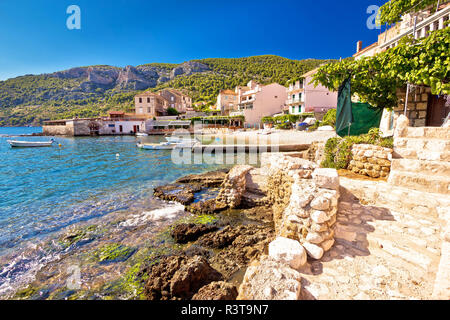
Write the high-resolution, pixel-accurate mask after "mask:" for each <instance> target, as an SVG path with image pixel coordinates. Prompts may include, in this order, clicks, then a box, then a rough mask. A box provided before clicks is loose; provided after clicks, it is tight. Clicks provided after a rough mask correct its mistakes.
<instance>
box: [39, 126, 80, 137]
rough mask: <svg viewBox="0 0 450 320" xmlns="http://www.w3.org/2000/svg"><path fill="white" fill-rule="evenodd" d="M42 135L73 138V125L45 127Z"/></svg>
mask: <svg viewBox="0 0 450 320" xmlns="http://www.w3.org/2000/svg"><path fill="white" fill-rule="evenodd" d="M42 133H43V134H44V135H47V136H73V125H69V124H66V125H50V126H49V125H44V126H42Z"/></svg>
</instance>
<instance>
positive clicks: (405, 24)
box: [353, 2, 450, 135]
mask: <svg viewBox="0 0 450 320" xmlns="http://www.w3.org/2000/svg"><path fill="white" fill-rule="evenodd" d="M436 9H437V10H436ZM416 17H417V20H416ZM449 19H450V2H446V3H443V4H441V5H440V6H439V8H434V7H429V8H427V9H426V10H423V11H421V12H419V13H417V14H416V15H415V16H414V15H412V14H406V15H404V16H403V17H402V20H401V21H400V22H399V23H397V24H395V25H394V26H393V27H392V28H389V29H388V30H386V31H385V32H383V33H381V34H380V35H379V36H378V41H377V42H375V43H373V44H372V45H370V46H369V47H367V48H364V49H363V48H362V42H361V41H358V43H357V49H356V51H357V52H356V53H355V54H354V55H353V57H354V58H355V59H361V58H363V57H371V56H374V55H375V54H377V53H380V52H383V51H385V50H388V49H390V48H394V47H396V46H397V45H398V43H399V41H400V40H401V39H402V38H403V37H405V36H407V35H413V36H414V37H415V38H417V39H419V38H424V37H427V36H428V35H429V34H430V32H433V31H435V30H441V29H444V28H446V24H447V23H448V21H449ZM414 22H416V23H414ZM414 24H415V25H416V28H415V30H416V31H415V33H414ZM409 90H410V92H409V94H408V99H407V101H406V92H407V89H406V88H402V89H398V90H397V97H398V105H397V106H396V107H395V108H394V109H393V110H392V111H388V110H385V111H384V113H383V117H382V120H381V124H380V129H381V131H382V132H383V133H384V134H385V135H391V134H392V133H393V123H394V118H395V117H396V116H398V115H400V114H405V115H406V117H407V118H408V119H409V123H410V125H411V126H413V127H423V126H428V127H439V126H441V125H442V124H443V122H444V120H445V118H446V117H447V115H448V114H449V112H450V100H449V98H448V97H447V96H437V95H433V94H431V88H430V87H426V86H416V85H410V88H409ZM405 104H406V105H407V106H406V110H405Z"/></svg>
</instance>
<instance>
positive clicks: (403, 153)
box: [392, 147, 450, 161]
mask: <svg viewBox="0 0 450 320" xmlns="http://www.w3.org/2000/svg"><path fill="white" fill-rule="evenodd" d="M418 149H419V148H414V149H412V148H401V147H394V152H393V153H392V158H393V159H415V160H428V161H450V151H430V150H425V149H422V150H420V149H419V150H418Z"/></svg>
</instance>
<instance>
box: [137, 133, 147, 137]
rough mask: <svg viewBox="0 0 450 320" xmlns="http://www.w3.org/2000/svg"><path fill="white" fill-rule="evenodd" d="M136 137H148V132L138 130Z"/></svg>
mask: <svg viewBox="0 0 450 320" xmlns="http://www.w3.org/2000/svg"><path fill="white" fill-rule="evenodd" d="M136 137H148V134H147V133H145V132H137V133H136Z"/></svg>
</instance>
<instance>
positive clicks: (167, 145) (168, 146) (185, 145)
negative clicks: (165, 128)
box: [136, 139, 198, 150]
mask: <svg viewBox="0 0 450 320" xmlns="http://www.w3.org/2000/svg"><path fill="white" fill-rule="evenodd" d="M197 143H198V141H196V140H194V139H192V140H180V141H179V142H176V143H173V142H170V141H167V142H161V143H159V144H158V143H138V144H137V145H136V146H137V147H138V148H141V149H147V150H172V149H191V148H193V147H194V146H195V145H196V144H197Z"/></svg>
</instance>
